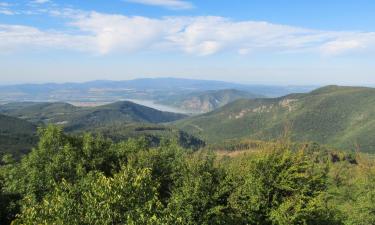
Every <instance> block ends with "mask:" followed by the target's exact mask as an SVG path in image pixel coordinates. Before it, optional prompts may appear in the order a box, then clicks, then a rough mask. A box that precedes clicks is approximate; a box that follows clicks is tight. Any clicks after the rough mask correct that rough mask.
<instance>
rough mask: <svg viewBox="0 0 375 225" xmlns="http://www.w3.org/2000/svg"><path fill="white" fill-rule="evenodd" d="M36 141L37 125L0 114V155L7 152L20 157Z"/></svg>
mask: <svg viewBox="0 0 375 225" xmlns="http://www.w3.org/2000/svg"><path fill="white" fill-rule="evenodd" d="M36 142H37V138H36V126H35V125H33V124H32V123H29V122H27V121H25V120H22V119H18V118H14V117H10V116H5V115H2V114H0V157H1V156H2V155H3V154H5V153H12V154H13V155H15V156H16V157H18V156H20V155H21V154H23V153H26V152H28V151H29V150H30V149H31V147H32V146H33V145H34V144H36Z"/></svg>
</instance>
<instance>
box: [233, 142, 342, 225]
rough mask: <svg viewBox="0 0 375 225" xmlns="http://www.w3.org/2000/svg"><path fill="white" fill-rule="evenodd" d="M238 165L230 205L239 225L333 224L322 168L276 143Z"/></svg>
mask: <svg viewBox="0 0 375 225" xmlns="http://www.w3.org/2000/svg"><path fill="white" fill-rule="evenodd" d="M265 151H266V152H265V153H260V154H258V155H254V154H253V155H252V156H251V157H247V158H244V159H242V161H240V162H237V163H238V164H237V165H236V166H235V167H234V169H233V170H232V171H231V175H230V176H231V177H232V178H231V179H232V180H234V181H235V182H232V184H233V183H234V185H237V187H234V191H233V192H232V193H231V195H230V197H229V205H230V208H231V209H232V211H233V212H236V213H235V214H234V215H235V216H236V217H237V219H238V220H239V221H241V222H240V223H241V224H335V223H336V221H335V220H334V219H332V213H333V211H332V209H330V208H328V206H327V205H326V204H325V202H326V201H325V200H326V197H327V195H326V190H327V184H326V180H327V179H326V176H327V170H326V168H325V166H324V165H319V164H316V163H314V162H313V161H312V160H311V159H310V158H309V155H308V154H306V153H305V151H303V150H300V151H297V152H292V151H290V150H289V148H288V146H284V145H283V144H278V145H277V146H275V148H274V149H272V150H265Z"/></svg>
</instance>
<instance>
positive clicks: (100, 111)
mask: <svg viewBox="0 0 375 225" xmlns="http://www.w3.org/2000/svg"><path fill="white" fill-rule="evenodd" d="M185 117H186V116H185V115H183V114H178V113H171V112H163V111H159V110H156V109H153V108H149V107H146V106H142V105H138V104H135V103H132V102H128V101H124V102H116V103H113V104H108V105H104V106H98V107H94V108H91V109H88V108H85V110H83V111H79V113H77V114H75V115H73V117H72V119H71V120H67V121H62V122H61V123H64V125H65V127H66V130H68V131H72V130H88V129H92V128H97V127H105V126H111V125H118V124H129V123H165V122H171V121H175V120H179V119H182V118H185Z"/></svg>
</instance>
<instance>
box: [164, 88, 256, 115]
mask: <svg viewBox="0 0 375 225" xmlns="http://www.w3.org/2000/svg"><path fill="white" fill-rule="evenodd" d="M259 97H261V95H256V94H253V93H250V92H247V91H240V90H236V89H224V90H213V91H204V92H193V93H189V94H186V95H179V96H174V97H170V98H167V99H163V100H161V101H159V103H160V104H166V105H171V106H174V107H178V108H181V109H183V110H186V111H189V112H196V113H202V112H210V111H212V110H215V109H217V108H219V107H221V106H224V105H226V104H228V103H230V102H233V101H235V100H238V99H253V98H259Z"/></svg>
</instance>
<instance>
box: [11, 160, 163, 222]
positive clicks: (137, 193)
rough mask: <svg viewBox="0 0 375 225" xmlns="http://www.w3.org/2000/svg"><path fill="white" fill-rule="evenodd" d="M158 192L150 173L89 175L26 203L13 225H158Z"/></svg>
mask: <svg viewBox="0 0 375 225" xmlns="http://www.w3.org/2000/svg"><path fill="white" fill-rule="evenodd" d="M157 189H158V183H155V182H154V181H153V180H152V177H151V170H149V169H134V168H131V167H124V168H123V169H122V170H121V171H120V172H119V173H117V174H115V175H114V176H113V177H106V176H105V175H104V174H102V173H98V172H92V173H90V174H88V175H87V176H86V177H85V178H83V179H82V180H80V181H79V182H78V183H75V184H71V183H68V182H67V181H65V180H63V181H62V182H61V183H60V184H59V185H57V186H56V188H55V189H54V191H53V192H51V193H50V194H48V195H47V196H46V197H45V198H44V199H43V201H41V202H40V203H38V204H35V203H34V202H33V201H28V200H27V199H26V205H27V207H24V210H23V211H22V214H21V216H20V218H19V219H18V220H17V221H16V224H157V223H158V222H159V221H160V218H159V214H160V207H161V203H160V202H159V200H158V194H157Z"/></svg>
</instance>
